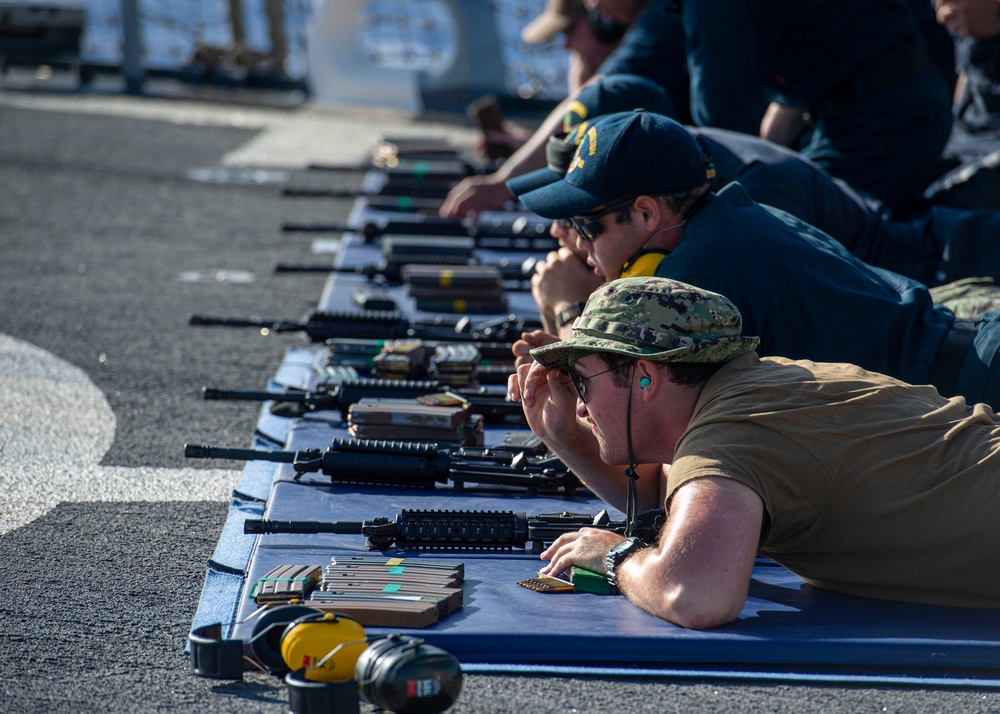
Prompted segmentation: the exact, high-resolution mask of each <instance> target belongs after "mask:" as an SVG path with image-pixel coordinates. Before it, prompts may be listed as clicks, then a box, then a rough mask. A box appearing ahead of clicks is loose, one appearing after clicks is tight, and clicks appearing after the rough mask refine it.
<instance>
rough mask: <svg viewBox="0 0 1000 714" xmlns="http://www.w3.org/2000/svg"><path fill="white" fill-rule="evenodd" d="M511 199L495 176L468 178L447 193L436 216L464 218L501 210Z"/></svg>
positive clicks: (501, 181)
mask: <svg viewBox="0 0 1000 714" xmlns="http://www.w3.org/2000/svg"><path fill="white" fill-rule="evenodd" d="M512 199H513V197H512V196H511V195H510V191H508V190H507V187H506V186H505V185H504V182H503V180H501V179H500V178H499V177H497V176H496V174H489V175H487V176H468V177H466V178H464V179H462V180H461V181H459V182H458V184H457V185H456V186H455V188H453V189H452V190H451V191H449V192H448V195H447V197H445V199H444V203H442V204H441V208H440V210H439V211H438V214H439V215H441V216H443V217H444V218H466V217H467V216H475V215H476V214H478V213H480V212H481V211H490V210H498V209H501V208H503V205H504V203H506V202H507V201H510V200H512Z"/></svg>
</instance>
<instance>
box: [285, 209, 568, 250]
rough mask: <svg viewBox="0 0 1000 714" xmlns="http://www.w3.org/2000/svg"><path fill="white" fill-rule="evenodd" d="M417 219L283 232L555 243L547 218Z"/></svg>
mask: <svg viewBox="0 0 1000 714" xmlns="http://www.w3.org/2000/svg"><path fill="white" fill-rule="evenodd" d="M422 219H423V220H420V221H400V220H390V221H367V222H365V223H363V224H361V225H360V226H350V225H346V224H344V223H294V222H285V223H283V224H282V226H281V230H283V231H285V232H312V233H317V232H318V233H348V232H353V233H357V234H358V235H359V236H361V239H362V240H363V241H364V242H365V243H370V242H372V241H373V240H375V239H376V238H381V237H382V236H385V235H410V236H437V237H444V238H448V237H454V238H473V239H474V240H475V244H476V246H477V247H479V248H492V249H499V250H503V249H510V250H533V251H542V250H555V249H556V248H557V247H558V242H557V241H556V240H555V239H554V238H553V237H552V236H550V235H549V233H548V231H549V223H550V222H549V221H546V220H544V219H541V218H539V219H530V220H529V219H528V218H527V217H526V216H519V217H517V218H515V219H514V220H502V219H499V218H497V219H494V220H491V221H472V222H469V221H464V220H460V219H455V218H440V217H438V216H423V217H422Z"/></svg>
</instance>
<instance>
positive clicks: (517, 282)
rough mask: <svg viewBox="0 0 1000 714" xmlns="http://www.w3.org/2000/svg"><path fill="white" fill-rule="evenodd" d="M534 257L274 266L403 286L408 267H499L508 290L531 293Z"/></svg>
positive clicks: (414, 258)
mask: <svg viewBox="0 0 1000 714" xmlns="http://www.w3.org/2000/svg"><path fill="white" fill-rule="evenodd" d="M536 262H537V259H536V258H534V257H531V258H526V259H525V260H523V261H521V262H520V263H516V262H515V263H512V262H511V261H510V260H509V259H507V258H501V259H500V260H499V261H497V262H496V263H485V264H484V263H480V262H479V261H478V260H477V259H476V258H472V257H468V256H464V255H444V254H432V255H427V256H418V255H414V254H409V255H407V256H406V257H403V258H387V259H386V260H383V261H381V262H379V263H368V264H367V265H356V266H353V267H351V266H349V267H344V266H334V265H290V264H288V263H278V264H277V265H275V266H274V272H276V273H302V272H310V273H320V272H322V273H346V274H348V275H362V276H364V277H366V278H368V279H369V280H372V281H375V280H379V279H380V280H382V281H384V282H386V283H401V282H403V268H405V267H406V266H407V265H442V266H480V267H495V268H497V269H499V271H500V279H501V280H503V281H504V289H506V290H530V289H531V284H530V281H531V276H532V274H534V272H535V263H536Z"/></svg>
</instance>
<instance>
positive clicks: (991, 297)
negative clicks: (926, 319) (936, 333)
mask: <svg viewBox="0 0 1000 714" xmlns="http://www.w3.org/2000/svg"><path fill="white" fill-rule="evenodd" d="M930 292H931V297H933V298H934V302H935V303H937V304H938V305H944V306H945V307H947V308H948V309H949V310H951V311H952V312H954V313H955V318H956V319H958V320H979V319H980V318H981V317H982V316H983V315H984V314H985V313H987V312H989V311H990V310H1000V285H995V284H994V283H993V278H963V279H962V280H956V281H955V282H953V283H945V284H944V285H939V286H937V287H934V288H931V289H930Z"/></svg>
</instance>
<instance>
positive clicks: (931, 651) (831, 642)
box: [195, 245, 1000, 688]
mask: <svg viewBox="0 0 1000 714" xmlns="http://www.w3.org/2000/svg"><path fill="white" fill-rule="evenodd" d="M362 248H364V249H365V250H367V249H368V248H371V246H361V245H353V246H351V247H350V250H349V251H348V252H347V254H346V258H347V259H348V260H357V261H359V262H370V261H371V260H372V258H371V257H370V255H369V254H365V255H362V253H360V252H358V251H359V250H361V249H362ZM376 252H377V251H376ZM376 257H377V256H376ZM358 282H359V279H358V278H356V277H355V276H346V275H334V276H331V278H330V280H329V281H328V282H327V286H326V288H325V289H324V293H323V298H322V300H321V304H320V307H321V308H323V309H348V308H347V305H348V304H349V300H350V297H349V296H350V291H351V289H352V288H353V286H354V285H356V284H358ZM360 282H364V281H363V280H361V281H360ZM523 314H530V313H527V312H525V313H523ZM409 315H410V316H411V317H421V316H423V315H420V314H416V313H413V312H410V313H409ZM317 349H318V348H317ZM313 353H314V354H315V349H314V350H313ZM306 363H307V360H305V359H304V354H302V353H296V352H294V351H290V355H289V357H288V358H287V359H286V361H285V362H284V363H283V364H282V367H281V369H280V370H279V374H280V375H281V376H282V380H281V381H282V382H283V383H284V384H294V383H295V381H294V380H296V379H300V380H305V381H308V379H310V375H309V374H308V371H309V367H308V366H307V364H306ZM300 383H305V382H300ZM315 416H316V418H311V419H299V420H290V421H289V422H288V423H287V426H286V434H287V448H290V449H302V448H309V447H324V446H326V445H327V444H328V443H329V441H330V440H331V439H332V438H334V437H335V436H343V435H344V432H343V429H342V427H340V426H339V424H338V419H337V418H338V416H339V415H337V414H335V413H322V414H319V415H315ZM503 433H504V431H501V430H499V429H497V428H488V429H487V442H488V443H496V442H498V441H499V440H501V439H502V437H503ZM272 448H273V447H272ZM244 481H245V482H246V484H244ZM239 490H240V491H244V490H246V491H247V492H248V493H252V494H255V495H259V494H261V493H263V492H264V491H265V490H267V497H266V501H267V503H266V507H265V508H264V510H263V515H264V517H267V518H274V519H282V520H285V519H287V520H313V519H315V520H347V521H359V520H365V519H370V518H374V517H377V516H388V517H394V516H395V515H396V514H397V513H398V512H399V510H400V509H403V508H409V509H413V508H421V509H423V508H428V509H449V510H465V509H471V510H503V511H516V512H525V513H528V514H538V513H550V512H558V511H574V512H582V513H596V512H597V511H599V510H601V509H602V508H603V504H601V502H600V501H598V500H597V499H595V498H594V497H593V496H591V495H590V494H589V493H588V492H586V491H582V492H579V493H578V494H576V495H574V496H572V497H566V496H560V497H555V496H550V497H543V496H529V495H525V494H510V493H499V492H496V491H491V490H489V489H481V490H468V491H465V492H456V491H452V490H450V489H448V488H445V487H439V488H435V489H406V488H386V487H377V486H364V487H359V486H347V485H331V484H330V480H329V479H328V478H326V477H324V476H323V475H322V474H305V475H303V476H301V477H300V478H299V479H295V478H294V473H293V471H292V469H291V467H290V466H287V465H283V464H282V465H277V466H276V465H274V464H261V463H260V462H258V463H257V464H248V465H247V468H246V470H245V472H244V479H243V481H241V484H240V487H239ZM260 505H261V504H259V503H254V504H252V505H248V504H245V503H243V504H239V505H237V502H236V501H234V511H236V510H238V509H249V508H252V507H257V506H260ZM241 515H242V512H240V513H235V515H233V516H231V519H230V520H231V522H232V523H233V524H235V523H236V522H237V521H238V520H239V518H240V517H241ZM612 516H613V517H615V518H620V517H621V514H620V513H617V512H612ZM239 522H240V523H241V522H242V521H239ZM223 541H229V543H228V544H224V543H223ZM219 552H220V553H226V554H227V555H226V557H225V561H226V564H227V567H228V566H229V565H237V564H238V563H239V562H240V558H241V557H242V556H243V555H245V554H249V558H248V565H247V570H246V575H245V578H244V579H242V588H241V589H240V590H239V592H234V576H231V575H225V574H224V573H219V572H216V571H213V570H212V569H210V571H209V574H208V577H207V578H206V584H205V593H204V594H203V597H202V602H201V604H200V605H199V611H198V614H197V617H196V620H195V625H196V626H197V625H198V624H204V623H207V622H209V621H212V620H211V618H213V617H215V618H217V619H216V620H215V621H223V622H225V623H226V624H228V625H231V626H232V629H233V636H238V637H248V636H249V635H250V629H251V627H252V625H250V624H240V623H242V621H243V620H244V619H245V618H246V617H247V616H248V615H249V614H250V613H251V612H253V610H254V609H256V606H255V605H254V604H253V601H252V600H250V599H248V597H247V593H248V591H249V589H250V587H251V586H252V584H253V583H254V582H255V581H256V580H257V579H258V578H260V577H262V576H263V575H264V574H265V573H267V572H268V571H269V570H271V569H272V568H274V567H276V566H278V565H290V564H301V565H326V564H328V563H329V562H330V559H331V557H334V556H337V555H358V554H369V555H371V554H373V553H371V552H370V551H367V550H365V545H364V539H363V537H361V536H360V535H326V534H324V535H311V536H309V535H267V536H259V537H254V536H246V535H243V534H242V532H238V531H237V529H236V528H235V527H231V524H230V523H229V522H227V526H226V528H225V529H224V532H223V535H222V539H221V541H220V551H219ZM386 555H405V556H406V557H417V558H421V557H423V558H433V559H435V560H455V561H461V562H463V563H464V565H465V572H466V578H465V583H464V585H463V591H464V597H465V600H464V607H463V608H462V609H461V610H460V611H458V612H456V613H453V614H451V615H449V616H447V617H446V618H445V619H443V620H441V621H440V622H439V623H437V624H436V625H434V626H432V627H429V628H424V629H419V630H412V631H409V632H410V633H411V634H416V635H418V636H420V637H422V638H424V639H426V640H428V641H429V642H431V643H433V644H435V645H438V646H440V647H442V648H444V649H446V650H447V651H449V652H451V653H452V654H454V655H455V656H457V657H458V658H459V660H460V661H461V662H462V665H463V669H464V670H465V671H468V672H483V673H502V674H549V675H556V676H570V675H574V676H579V675H594V676H640V677H647V678H648V677H672V678H692V677H698V678H705V677H712V678H724V679H758V680H778V681H799V682H802V681H807V682H813V683H822V682H828V683H863V684H910V685H913V686H977V687H997V688H1000V613H998V612H996V611H987V610H965V609H958V608H941V607H929V606H921V605H910V604H902V603H891V602H884V601H878V600H871V599H865V598H859V597H851V596H846V595H838V594H836V593H832V592H828V591H824V590H821V589H818V588H814V587H812V586H809V585H807V584H806V583H804V582H803V581H802V580H801V579H799V578H798V577H797V576H795V575H793V574H791V573H790V572H788V571H787V570H785V569H784V568H782V567H780V566H778V565H776V564H774V563H772V562H770V561H767V560H760V561H758V563H757V565H756V566H755V568H754V571H753V577H752V581H751V584H750V591H749V597H748V599H747V602H746V605H745V607H744V608H743V611H742V612H741V614H740V616H739V618H738V619H737V620H735V621H734V622H732V623H730V624H728V625H726V626H724V627H720V628H715V629H713V630H709V631H702V632H695V631H689V630H684V629H682V628H679V627H676V626H674V625H671V624H670V623H668V622H665V621H663V620H660V619H658V618H656V617H653V616H651V615H649V614H647V613H645V612H643V611H642V610H640V609H639V608H637V607H635V606H634V605H632V604H631V603H629V602H628V601H627V600H626V599H625V598H622V597H609V596H599V595H592V594H585V593H573V594H542V593H538V592H534V591H532V590H528V589H526V588H523V587H520V586H518V585H517V581H518V580H522V579H525V578H530V577H533V576H534V575H535V574H536V572H537V570H538V568H539V567H540V565H541V561H540V560H539V559H538V556H537V555H536V554H533V553H531V552H525V551H517V550H515V551H511V552H504V553H482V552H460V553H456V552H448V551H438V552H424V553H411V552H405V551H396V550H393V551H392V552H386ZM227 615H228V619H226V617H227ZM369 629H370V632H371V633H372V634H376V635H377V634H384V633H385V632H386V631H384V630H380V629H379V628H369Z"/></svg>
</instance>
